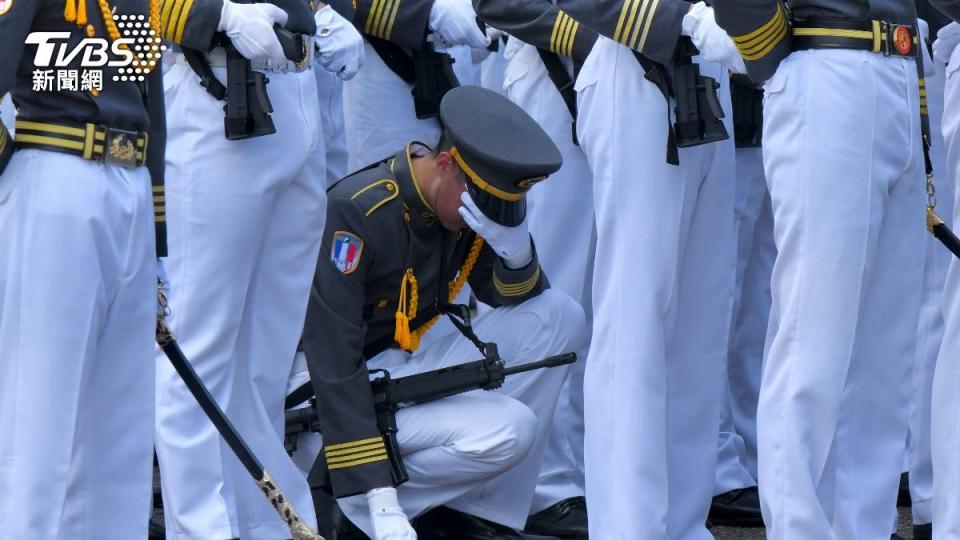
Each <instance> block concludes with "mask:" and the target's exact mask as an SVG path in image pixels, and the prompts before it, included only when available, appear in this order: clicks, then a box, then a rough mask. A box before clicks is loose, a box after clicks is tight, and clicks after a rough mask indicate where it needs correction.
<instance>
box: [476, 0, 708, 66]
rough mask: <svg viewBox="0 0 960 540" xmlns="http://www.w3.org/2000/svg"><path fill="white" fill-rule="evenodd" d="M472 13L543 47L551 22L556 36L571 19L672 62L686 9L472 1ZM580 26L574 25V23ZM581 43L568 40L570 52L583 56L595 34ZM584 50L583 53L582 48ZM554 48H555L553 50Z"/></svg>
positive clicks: (625, 0) (649, 0) (677, 1)
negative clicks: (474, 9) (570, 44)
mask: <svg viewBox="0 0 960 540" xmlns="http://www.w3.org/2000/svg"><path fill="white" fill-rule="evenodd" d="M473 3H474V6H475V8H476V10H477V13H478V14H479V15H480V17H481V18H482V19H484V21H486V22H487V23H488V24H490V25H491V26H494V27H496V28H499V29H501V30H503V31H504V32H507V33H508V34H510V35H513V36H517V37H518V38H519V39H521V40H523V41H525V42H527V43H531V44H534V45H537V46H538V47H542V48H547V47H543V45H544V44H549V43H550V42H551V41H553V40H555V39H556V38H555V37H554V36H555V31H554V27H556V28H557V31H556V32H557V33H559V34H560V35H561V36H563V35H565V29H566V28H567V27H568V26H570V25H571V24H572V23H570V22H567V23H564V21H566V20H567V19H570V20H571V21H573V22H575V23H581V24H582V25H584V26H587V27H589V28H592V29H593V30H595V31H596V32H599V33H600V34H601V35H603V36H606V37H608V38H610V39H613V40H615V41H617V42H619V43H622V44H624V45H626V46H627V47H630V48H631V49H633V50H635V51H637V52H639V53H641V54H643V55H644V56H646V57H647V58H649V59H650V60H653V61H654V62H657V63H659V64H668V63H670V62H671V61H672V59H673V56H674V50H675V49H676V48H677V42H678V41H679V39H680V29H681V25H682V23H683V16H684V15H686V14H687V12H688V11H689V10H690V4H689V3H688V2H686V1H684V0H557V2H556V5H555V6H554V5H552V4H551V3H550V2H549V0H535V1H527V0H473ZM573 27H574V28H575V29H577V30H579V29H580V28H581V27H580V25H579V24H575V25H573ZM584 38H585V39H584V42H583V43H582V44H578V43H577V41H579V38H578V36H577V35H574V36H571V39H572V40H573V47H572V48H573V50H572V53H573V54H572V55H571V56H573V57H574V59H577V60H580V61H582V60H583V58H580V57H581V56H583V57H585V52H586V53H589V51H590V48H589V47H588V46H587V44H588V43H589V46H590V47H592V45H593V41H595V40H596V38H595V37H591V36H590V33H585V34H584ZM583 51H585V52H583ZM554 52H558V51H554Z"/></svg>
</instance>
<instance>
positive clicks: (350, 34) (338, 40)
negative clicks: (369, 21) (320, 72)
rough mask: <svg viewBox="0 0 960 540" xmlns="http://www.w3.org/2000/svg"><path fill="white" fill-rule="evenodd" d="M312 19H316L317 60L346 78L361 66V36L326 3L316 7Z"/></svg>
mask: <svg viewBox="0 0 960 540" xmlns="http://www.w3.org/2000/svg"><path fill="white" fill-rule="evenodd" d="M313 19H314V20H315V21H316V22H317V36H316V38H315V40H314V46H315V47H316V48H317V56H316V60H317V63H319V64H320V65H321V66H323V69H325V70H327V71H329V72H331V73H336V74H337V77H340V78H341V79H343V80H345V81H349V80H350V79H352V78H353V76H354V75H356V74H357V71H360V68H361V67H363V54H364V53H363V36H361V35H360V32H358V31H357V29H356V28H355V27H354V26H353V25H352V24H350V22H349V21H347V20H346V19H344V18H343V16H342V15H340V14H339V13H337V11H336V10H335V9H333V8H332V7H330V6H324V7H322V8H320V11H317V12H316V13H315V14H314V15H313Z"/></svg>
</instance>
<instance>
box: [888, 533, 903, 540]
mask: <svg viewBox="0 0 960 540" xmlns="http://www.w3.org/2000/svg"><path fill="white" fill-rule="evenodd" d="M890 540H907V539H906V538H904V537H902V536H900V535H899V534H897V533H893V534H891V535H890Z"/></svg>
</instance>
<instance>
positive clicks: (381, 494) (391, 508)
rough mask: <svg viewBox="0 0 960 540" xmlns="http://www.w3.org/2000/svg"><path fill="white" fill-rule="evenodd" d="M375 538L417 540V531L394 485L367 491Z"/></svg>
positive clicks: (376, 539) (374, 539)
mask: <svg viewBox="0 0 960 540" xmlns="http://www.w3.org/2000/svg"><path fill="white" fill-rule="evenodd" d="M367 506H369V507H370V522H371V523H372V524H373V540H417V532H416V531H414V530H413V527H411V526H410V520H409V519H407V515H406V514H405V513H404V512H403V508H401V507H400V501H399V500H397V490H396V488H392V487H383V488H375V489H371V490H370V491H368V492H367Z"/></svg>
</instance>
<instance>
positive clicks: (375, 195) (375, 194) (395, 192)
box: [350, 178, 400, 217]
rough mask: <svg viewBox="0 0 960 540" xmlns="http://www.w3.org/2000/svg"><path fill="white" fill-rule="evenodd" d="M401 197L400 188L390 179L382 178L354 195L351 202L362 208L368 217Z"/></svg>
mask: <svg viewBox="0 0 960 540" xmlns="http://www.w3.org/2000/svg"><path fill="white" fill-rule="evenodd" d="M399 195H400V187H399V186H397V183H396V182H395V181H394V180H392V179H390V178H382V179H380V180H376V181H374V182H371V183H369V184H367V185H366V186H364V187H363V188H361V189H360V190H359V191H357V192H356V193H354V194H353V195H352V196H351V197H350V200H352V201H353V202H354V203H356V204H357V206H359V207H360V210H361V211H362V212H363V214H364V215H365V216H367V217H370V215H371V214H373V213H374V212H376V211H377V210H379V209H380V208H382V207H383V205H385V204H387V203H388V202H390V201H392V200H393V199H396V198H397V197H398V196H399Z"/></svg>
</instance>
